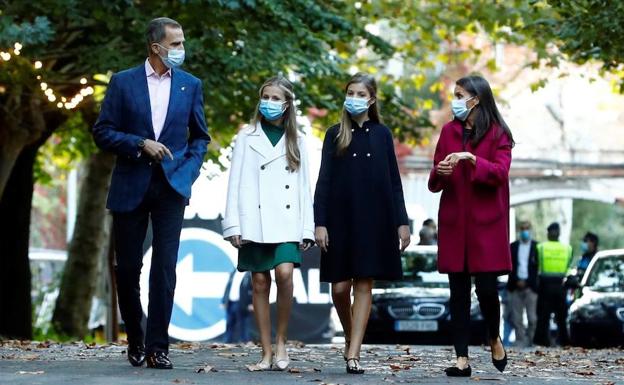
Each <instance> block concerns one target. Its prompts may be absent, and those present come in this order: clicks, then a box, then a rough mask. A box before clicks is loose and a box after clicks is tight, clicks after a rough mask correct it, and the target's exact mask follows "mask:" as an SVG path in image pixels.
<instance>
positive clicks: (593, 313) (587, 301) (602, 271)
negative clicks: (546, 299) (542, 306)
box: [568, 249, 624, 347]
mask: <svg viewBox="0 0 624 385" xmlns="http://www.w3.org/2000/svg"><path fill="white" fill-rule="evenodd" d="M579 291H580V297H579V298H578V299H577V300H575V301H574V302H573V303H572V305H571V306H570V311H569V315H568V325H569V329H570V338H571V340H572V344H573V345H577V346H585V347H604V346H624V249H620V250H607V251H602V252H599V253H598V254H596V255H595V256H594V258H593V259H592V261H591V262H590V264H589V266H588V267H587V271H586V272H585V274H584V275H583V279H582V281H581V287H580V289H579Z"/></svg>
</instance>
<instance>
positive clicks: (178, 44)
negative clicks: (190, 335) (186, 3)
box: [93, 17, 210, 369]
mask: <svg viewBox="0 0 624 385" xmlns="http://www.w3.org/2000/svg"><path fill="white" fill-rule="evenodd" d="M146 37H147V44H148V50H149V57H148V58H147V60H146V61H145V63H142V64H141V65H139V66H138V67H135V68H131V69H128V70H125V71H122V72H119V73H116V74H115V75H113V77H112V79H111V81H110V84H109V86H108V90H107V92H106V98H105V99H104V102H103V104H102V110H101V112H100V116H99V118H98V120H97V122H96V123H95V126H94V127H93V137H94V139H95V143H96V144H97V145H98V147H100V148H101V149H103V150H105V151H111V152H114V153H115V154H117V163H116V165H115V169H114V171H113V176H112V180H111V186H110V190H109V193H108V202H107V207H108V208H109V209H110V210H111V211H112V213H113V231H114V238H115V254H116V261H117V265H116V276H117V295H118V298H119V309H120V311H121V316H122V318H123V320H124V323H125V325H126V332H127V334H128V360H129V361H130V363H131V364H132V365H133V366H142V365H143V363H144V362H145V361H147V366H148V367H151V368H159V369H171V368H172V367H173V365H172V364H171V361H170V360H169V358H168V350H169V349H168V348H169V334H168V332H167V330H168V328H169V321H170V319H171V311H172V308H173V294H174V290H175V284H176V274H175V268H176V263H177V258H178V247H179V244H180V232H181V229H182V220H183V218H184V207H185V206H186V205H187V204H188V200H189V198H190V196H191V185H192V184H193V182H194V181H195V179H197V177H198V175H199V170H200V167H201V165H202V163H203V158H204V155H205V153H206V151H207V146H208V143H209V142H210V136H209V135H208V128H207V127H206V121H205V117H204V106H203V93H202V84H201V81H200V80H199V79H197V78H196V77H194V76H193V75H191V74H189V73H187V72H184V71H182V70H181V69H179V68H178V67H179V66H180V65H181V64H182V62H183V61H184V33H183V31H182V27H181V26H180V24H178V23H177V22H176V21H175V20H172V19H169V18H164V17H163V18H158V19H154V20H152V21H151V22H150V23H149V25H148V28H147V33H146ZM150 218H151V221H152V232H153V241H152V248H153V252H152V262H151V270H150V277H149V304H148V314H147V330H146V332H145V333H144V331H143V328H142V325H141V320H142V317H143V311H142V309H141V301H140V297H139V276H140V273H141V266H142V260H143V242H144V240H145V235H146V231H147V225H148V220H149V219H150Z"/></svg>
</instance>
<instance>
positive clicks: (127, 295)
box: [113, 164, 186, 354]
mask: <svg viewBox="0 0 624 385" xmlns="http://www.w3.org/2000/svg"><path fill="white" fill-rule="evenodd" d="M152 170H153V171H152V178H151V181H150V185H149V188H148V190H147V193H146V194H145V197H144V198H143V201H142V202H141V204H140V205H139V206H138V207H137V208H136V209H134V210H132V211H130V212H113V232H114V237H115V254H116V262H117V265H116V276H117V296H118V298H119V310H120V312H121V317H122V318H123V320H124V323H125V325H126V332H127V334H128V343H129V344H131V345H132V344H134V345H137V344H141V345H142V344H145V348H146V352H147V353H148V354H149V353H154V352H156V351H164V352H165V353H167V352H168V350H169V333H168V328H169V321H170V319H171V311H172V309H173V293H174V290H175V285H176V273H175V268H176V263H177V260H178V247H179V245H180V232H181V230H182V221H183V219H184V207H185V205H186V199H185V198H184V197H183V196H182V195H180V194H178V193H177V192H176V191H175V190H174V189H173V188H172V187H171V186H170V185H169V182H168V181H167V179H166V177H165V175H164V172H163V170H162V167H161V166H160V165H158V164H155V166H154V167H153V169H152ZM150 218H151V220H152V233H153V240H152V262H151V268H150V276H149V303H148V312H147V331H146V333H144V332H143V328H142V325H141V321H142V318H143V310H142V308H141V299H140V295H139V291H140V290H139V277H140V275H141V267H142V266H143V242H144V241H145V235H146V233H147V225H148V221H149V219H150Z"/></svg>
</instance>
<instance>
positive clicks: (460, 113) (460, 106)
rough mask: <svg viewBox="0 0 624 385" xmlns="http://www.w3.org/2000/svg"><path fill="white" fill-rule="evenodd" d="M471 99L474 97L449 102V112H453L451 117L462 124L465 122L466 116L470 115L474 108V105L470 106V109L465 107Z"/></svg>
mask: <svg viewBox="0 0 624 385" xmlns="http://www.w3.org/2000/svg"><path fill="white" fill-rule="evenodd" d="M472 98H474V96H472V97H469V98H468V99H453V100H451V110H452V111H453V116H455V117H456V118H457V119H459V120H461V121H462V122H463V121H465V120H466V119H467V118H468V115H470V111H472V108H474V107H475V106H476V104H475V105H474V106H472V108H468V107H467V106H466V103H467V102H468V101H469V100H470V99H472Z"/></svg>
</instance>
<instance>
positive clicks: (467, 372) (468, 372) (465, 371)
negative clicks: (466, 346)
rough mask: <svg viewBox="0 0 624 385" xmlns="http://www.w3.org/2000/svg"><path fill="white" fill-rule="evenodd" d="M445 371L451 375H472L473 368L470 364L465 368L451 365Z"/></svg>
mask: <svg viewBox="0 0 624 385" xmlns="http://www.w3.org/2000/svg"><path fill="white" fill-rule="evenodd" d="M444 372H445V373H446V375H447V376H449V377H470V376H472V368H471V367H470V365H468V366H466V367H465V368H463V369H460V368H458V367H457V366H451V367H448V368H446V369H444Z"/></svg>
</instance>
